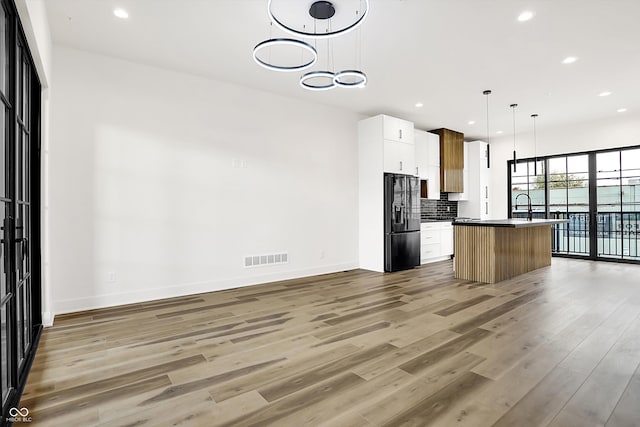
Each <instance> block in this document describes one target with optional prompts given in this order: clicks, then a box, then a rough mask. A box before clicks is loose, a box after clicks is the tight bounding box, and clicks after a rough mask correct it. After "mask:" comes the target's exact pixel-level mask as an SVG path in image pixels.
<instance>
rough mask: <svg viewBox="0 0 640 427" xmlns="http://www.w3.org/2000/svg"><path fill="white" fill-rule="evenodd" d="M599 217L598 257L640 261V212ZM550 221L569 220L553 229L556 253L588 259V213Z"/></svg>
mask: <svg viewBox="0 0 640 427" xmlns="http://www.w3.org/2000/svg"><path fill="white" fill-rule="evenodd" d="M526 216H527V214H526V213H523V212H515V213H513V217H514V218H526ZM533 217H534V218H544V213H543V212H534V213H533ZM596 217H597V229H596V243H597V251H598V253H597V256H599V257H603V258H613V259H630V260H638V261H640V212H623V213H620V212H599V213H598V214H597V215H596ZM549 218H554V219H568V220H569V222H568V223H565V224H556V225H554V226H553V234H552V240H551V243H552V251H553V253H557V254H569V255H583V256H588V255H589V251H590V245H589V230H590V227H591V224H590V215H589V213H588V212H551V213H550V215H549Z"/></svg>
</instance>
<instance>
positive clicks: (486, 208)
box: [484, 202, 489, 215]
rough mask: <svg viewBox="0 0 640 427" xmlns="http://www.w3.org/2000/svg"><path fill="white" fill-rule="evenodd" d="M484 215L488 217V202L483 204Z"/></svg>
mask: <svg viewBox="0 0 640 427" xmlns="http://www.w3.org/2000/svg"><path fill="white" fill-rule="evenodd" d="M484 213H485V214H486V215H489V202H484Z"/></svg>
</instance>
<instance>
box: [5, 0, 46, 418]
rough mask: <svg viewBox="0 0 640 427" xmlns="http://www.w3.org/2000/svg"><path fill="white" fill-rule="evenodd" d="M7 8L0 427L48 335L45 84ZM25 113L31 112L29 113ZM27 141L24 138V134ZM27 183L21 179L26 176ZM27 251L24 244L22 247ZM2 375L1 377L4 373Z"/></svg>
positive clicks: (9, 4) (9, 0)
mask: <svg viewBox="0 0 640 427" xmlns="http://www.w3.org/2000/svg"><path fill="white" fill-rule="evenodd" d="M0 2H1V7H4V10H5V11H6V15H7V17H6V34H5V36H6V43H7V45H6V46H7V53H6V56H7V58H6V60H7V63H8V67H7V72H8V74H9V77H8V81H9V84H8V87H7V93H6V95H7V97H6V101H8V103H7V107H6V108H8V111H9V114H8V115H7V117H6V118H7V120H6V123H5V127H6V130H5V136H4V137H5V147H6V150H5V156H6V157H5V164H4V165H2V167H3V168H4V169H6V170H5V171H4V172H5V186H6V188H7V189H9V190H8V194H7V199H11V202H10V207H9V209H8V210H9V212H8V215H7V216H8V219H9V221H8V222H6V223H5V233H4V239H5V240H6V241H7V244H6V245H5V248H6V250H5V251H3V252H4V253H5V256H6V257H7V259H8V260H9V261H8V264H9V267H8V268H7V286H8V287H9V289H8V294H7V295H9V294H11V293H13V294H12V295H11V297H10V298H9V299H7V301H8V302H7V312H8V313H7V314H8V319H7V320H8V322H7V323H8V330H9V333H10V337H11V338H10V340H9V352H10V357H9V360H8V362H9V366H10V367H9V370H10V375H9V380H10V390H9V393H8V396H7V400H6V402H4V405H3V404H2V403H3V402H2V401H0V405H1V406H2V408H1V409H2V418H1V419H0V425H2V426H4V425H6V424H8V423H9V422H10V420H7V418H9V417H10V414H9V410H10V409H11V408H17V407H18V405H19V402H20V398H21V395H22V391H23V389H24V386H25V384H26V381H27V377H28V374H29V371H30V369H31V365H32V363H33V359H34V357H35V354H36V349H37V347H38V343H39V340H40V335H41V333H42V309H41V306H42V301H41V298H42V287H41V236H42V228H41V227H42V226H41V221H40V218H41V190H42V188H41V182H40V180H41V137H42V127H41V106H42V104H41V84H40V79H39V76H38V73H37V69H36V67H35V62H34V60H33V56H32V55H31V51H30V49H29V44H28V42H27V39H26V37H25V35H24V29H23V27H22V23H21V22H20V17H19V15H18V12H17V8H16V6H15V3H14V0H0ZM19 44H20V45H21V46H22V57H20V58H19V57H18V45H19ZM23 59H24V60H25V62H26V64H27V69H28V74H29V78H28V82H29V90H28V91H27V93H28V101H27V105H28V108H29V112H28V113H29V115H30V118H29V125H28V134H29V139H28V147H29V149H28V160H27V162H28V163H29V168H28V169H29V170H28V175H27V176H26V179H27V181H28V183H29V184H30V186H31V187H30V198H29V200H27V202H28V203H29V210H30V218H29V219H28V221H29V228H30V233H31V234H30V236H29V237H30V239H29V240H30V242H28V243H25V242H24V241H21V242H17V241H16V240H15V238H16V235H17V234H16V230H15V227H6V224H8V223H15V220H14V218H17V215H16V214H17V207H18V194H17V191H16V182H17V180H18V178H17V176H16V171H17V168H16V163H17V161H18V160H17V158H16V154H17V153H16V147H18V141H22V139H18V138H19V136H18V131H19V126H18V120H20V118H19V106H18V102H17V101H18V99H19V98H18V94H17V91H18V88H19V87H20V86H19V83H18V79H19V78H20V77H21V76H19V75H18V70H20V67H19V66H18V63H19V61H22V60H23ZM25 114H27V113H26V112H25ZM20 138H21V136H20ZM20 179H21V178H20ZM17 243H19V244H21V245H30V249H29V250H28V255H27V262H28V265H29V269H30V275H31V278H30V286H31V288H30V295H31V304H30V307H29V309H30V310H29V313H28V316H29V318H30V326H31V327H30V328H29V329H28V331H27V333H29V334H30V336H29V341H30V345H29V348H28V349H27V351H26V353H25V355H24V359H23V362H22V365H21V366H19V364H18V363H19V361H18V347H17V346H18V345H19V344H20V343H18V340H17V337H18V334H17V328H18V326H19V325H18V319H17V314H18V310H17V304H18V303H19V301H17V295H16V293H15V291H16V288H15V287H16V284H17V277H16V276H17V274H16V270H17V263H18V262H17V259H16V256H17V250H16V244H17ZM21 247H22V246H21ZM0 374H1V373H0Z"/></svg>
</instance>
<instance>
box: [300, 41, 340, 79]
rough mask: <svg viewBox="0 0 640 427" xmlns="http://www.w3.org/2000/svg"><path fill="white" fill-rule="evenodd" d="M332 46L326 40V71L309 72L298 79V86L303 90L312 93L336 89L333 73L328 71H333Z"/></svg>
mask: <svg viewBox="0 0 640 427" xmlns="http://www.w3.org/2000/svg"><path fill="white" fill-rule="evenodd" d="M332 53H333V46H332V44H331V40H327V69H326V70H315V71H309V72H308V73H305V74H303V75H302V76H301V77H300V86H301V87H302V88H303V89H307V90H313V91H324V90H330V89H333V88H334V87H336V83H335V73H333V72H332V71H329V70H331V69H333V66H332V62H333V61H332V58H333V55H332Z"/></svg>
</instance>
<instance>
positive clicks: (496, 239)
mask: <svg viewBox="0 0 640 427" xmlns="http://www.w3.org/2000/svg"><path fill="white" fill-rule="evenodd" d="M563 222H568V221H567V220H561V219H533V220H526V219H503V220H486V221H454V222H453V226H454V227H453V233H454V252H455V253H454V269H455V277H456V278H458V279H465V280H473V281H477V282H485V283H496V282H500V281H501V280H506V279H509V278H511V277H514V276H517V275H519V274H523V273H526V272H528V271H532V270H536V269H538V268H541V267H546V266H548V265H551V226H552V225H553V224H559V223H563Z"/></svg>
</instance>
